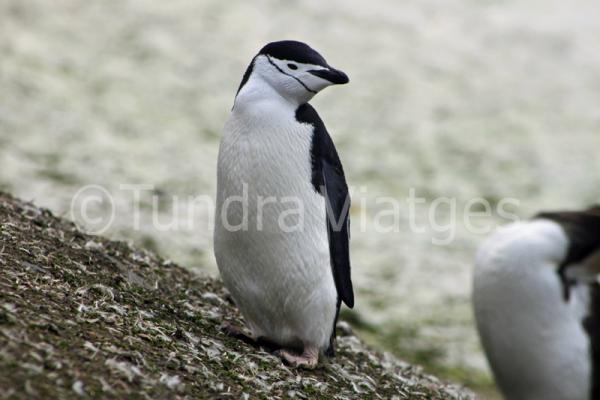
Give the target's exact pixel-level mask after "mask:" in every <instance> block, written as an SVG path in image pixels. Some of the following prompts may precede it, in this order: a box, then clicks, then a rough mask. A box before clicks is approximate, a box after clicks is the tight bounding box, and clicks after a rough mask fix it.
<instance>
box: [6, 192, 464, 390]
mask: <svg viewBox="0 0 600 400" xmlns="http://www.w3.org/2000/svg"><path fill="white" fill-rule="evenodd" d="M224 321H228V322H231V323H234V324H238V325H239V324H241V323H242V321H241V320H240V316H239V314H238V312H237V310H236V308H235V307H234V305H233V304H232V302H231V300H230V298H229V296H228V294H227V292H226V290H225V289H224V288H223V286H222V284H221V283H220V282H219V281H217V280H215V279H213V278H209V277H203V276H199V275H195V274H193V273H191V272H189V270H187V269H185V268H183V267H180V266H178V265H175V264H174V263H172V262H170V261H167V260H164V259H161V258H160V257H158V256H156V255H155V254H152V253H150V252H148V251H145V250H141V249H134V248H132V247H131V246H130V245H129V244H127V243H124V242H115V241H109V240H107V239H105V238H102V237H99V236H89V235H86V234H83V233H81V232H80V231H78V230H77V229H76V227H75V226H74V224H72V223H71V222H68V221H65V220H63V219H60V218H57V217H55V216H53V215H52V214H51V213H50V212H49V211H48V210H46V209H40V208H37V207H36V206H34V205H32V204H30V203H25V202H22V201H20V200H18V199H15V198H13V197H12V196H10V195H8V194H5V193H1V192H0V370H1V371H2V374H0V393H1V396H2V397H4V398H29V399H30V398H75V397H83V398H85V397H88V398H89V397H92V398H109V397H110V398H112V397H116V398H126V396H127V398H153V399H155V398H235V399H238V398H294V397H295V398H311V399H312V398H327V399H331V398H339V399H341V398H386V399H388V398H399V399H459V398H472V395H471V394H470V393H469V392H467V391H465V390H462V389H460V388H458V387H456V386H453V385H449V384H445V383H442V382H440V381H439V380H437V379H436V378H434V377H431V376H428V375H425V374H423V373H422V372H421V371H420V370H419V369H418V368H416V367H413V366H411V365H409V364H407V363H404V362H402V361H399V360H397V359H395V358H393V357H392V356H390V355H389V354H380V353H378V352H376V351H373V350H372V349H370V348H368V347H367V346H365V345H364V344H363V343H362V342H361V340H360V339H358V338H357V337H356V336H354V335H353V334H352V332H351V329H350V328H349V326H348V324H345V323H343V322H342V323H341V326H340V327H338V331H341V332H340V334H341V335H340V337H339V339H338V349H337V350H338V354H337V356H336V357H335V358H333V359H330V360H328V361H325V362H323V363H322V364H321V365H320V366H319V367H318V368H317V369H316V370H313V371H305V370H296V369H292V368H289V367H287V366H285V365H283V364H282V363H281V362H280V360H279V359H278V358H277V357H275V356H273V355H271V354H270V353H268V352H267V351H265V350H263V349H258V348H255V347H253V346H251V345H248V344H246V343H244V342H241V341H238V340H236V339H233V338H230V337H228V336H226V335H225V334H224V333H223V332H222V331H221V329H220V327H221V325H222V323H223V322H224Z"/></svg>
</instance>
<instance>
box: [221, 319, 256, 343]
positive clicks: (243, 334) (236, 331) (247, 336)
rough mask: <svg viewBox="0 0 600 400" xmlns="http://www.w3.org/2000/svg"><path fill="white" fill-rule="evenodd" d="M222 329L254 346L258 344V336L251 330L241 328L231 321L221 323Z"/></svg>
mask: <svg viewBox="0 0 600 400" xmlns="http://www.w3.org/2000/svg"><path fill="white" fill-rule="evenodd" d="M221 331H223V332H224V333H225V334H227V335H228V336H231V337H233V338H236V339H239V340H241V341H242V342H244V343H247V344H250V345H253V346H256V345H257V344H258V343H257V340H256V337H254V335H253V334H252V333H250V331H248V330H247V329H244V328H240V327H239V326H237V325H234V324H232V323H230V322H224V323H223V324H222V325H221Z"/></svg>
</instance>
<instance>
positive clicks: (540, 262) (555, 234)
mask: <svg viewBox="0 0 600 400" xmlns="http://www.w3.org/2000/svg"><path fill="white" fill-rule="evenodd" d="M475 264H476V265H475V272H474V281H473V306H474V312H475V318H476V322H477V329H478V331H479V336H480V339H481V343H482V345H483V348H484V350H485V353H486V356H487V358H488V361H489V363H490V366H491V368H492V371H493V373H494V377H495V379H496V382H497V384H498V387H499V388H500V390H501V391H502V393H503V394H504V396H505V397H506V398H507V399H509V400H513V399H514V400H517V399H518V400H523V399H525V400H552V399H556V400H582V399H600V286H599V285H598V274H599V273H600V206H596V207H592V208H590V209H587V210H585V211H578V212H574V211H565V212H545V213H541V214H538V215H537V216H536V217H535V218H533V219H532V220H529V221H526V222H515V223H512V224H510V225H508V226H506V227H504V228H502V229H500V230H499V231H498V232H497V233H495V234H493V235H492V236H491V237H490V238H489V239H487V240H486V241H485V242H484V243H483V245H482V246H481V247H480V249H479V251H478V254H477V257H476V262H475Z"/></svg>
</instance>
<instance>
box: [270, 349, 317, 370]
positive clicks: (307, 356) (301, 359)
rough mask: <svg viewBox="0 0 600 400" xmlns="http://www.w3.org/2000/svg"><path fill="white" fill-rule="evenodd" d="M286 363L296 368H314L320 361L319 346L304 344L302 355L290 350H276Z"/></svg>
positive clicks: (276, 353)
mask: <svg viewBox="0 0 600 400" xmlns="http://www.w3.org/2000/svg"><path fill="white" fill-rule="evenodd" d="M275 355H277V356H278V357H279V358H281V359H282V360H283V362H284V363H286V364H289V365H291V366H292V367H296V368H305V369H314V368H316V366H317V364H318V362H319V348H318V347H317V346H313V345H308V346H304V351H303V352H302V354H301V355H298V354H294V353H293V352H291V351H290V350H286V349H280V350H277V351H276V352H275Z"/></svg>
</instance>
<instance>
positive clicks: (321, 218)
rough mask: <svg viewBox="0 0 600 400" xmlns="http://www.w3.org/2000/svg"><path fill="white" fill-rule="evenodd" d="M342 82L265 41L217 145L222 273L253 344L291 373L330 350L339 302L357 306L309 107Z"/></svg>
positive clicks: (320, 135)
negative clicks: (266, 346)
mask: <svg viewBox="0 0 600 400" xmlns="http://www.w3.org/2000/svg"><path fill="white" fill-rule="evenodd" d="M347 82H348V77H347V76H346V74H345V73H343V72H342V71H340V70H337V69H335V68H333V67H332V66H330V65H329V64H328V63H327V62H326V61H325V59H324V58H323V57H322V56H321V55H320V54H319V53H317V52H316V51H315V50H313V49H312V48H311V47H309V46H308V45H306V44H304V43H301V42H297V41H289V40H286V41H279V42H273V43H269V44H267V45H266V46H264V47H263V48H262V49H261V50H260V52H259V53H258V54H257V55H256V56H255V57H254V58H253V60H252V62H251V63H250V65H249V66H248V69H247V70H246V72H245V74H244V76H243V79H242V82H241V84H240V86H239V89H238V92H237V95H236V97H235V101H234V106H233V109H232V111H231V114H230V116H229V118H228V120H227V122H226V124H225V128H224V134H223V137H222V140H221V145H220V149H219V158H218V173H217V175H218V178H217V180H218V182H217V207H216V219H215V236H214V250H215V256H216V260H217V264H218V267H219V271H220V273H221V277H222V279H223V282H224V283H225V286H226V287H227V288H228V290H229V291H230V292H231V295H232V297H233V299H234V300H235V303H236V304H237V306H238V307H239V309H240V311H241V313H242V315H243V316H244V319H245V321H246V323H247V325H248V328H249V329H250V331H251V333H250V336H251V337H252V338H253V339H262V340H266V341H268V342H270V343H274V344H276V345H278V346H280V347H281V349H280V350H279V351H278V354H279V355H280V357H281V358H282V359H283V360H284V361H286V362H288V363H290V364H292V365H295V366H304V367H309V368H311V367H314V366H315V365H316V364H317V362H318V359H319V355H320V354H321V353H326V354H328V355H329V354H331V355H332V354H333V339H334V337H335V323H336V320H337V317H338V313H339V309H340V304H341V302H342V301H343V302H344V303H345V304H346V305H347V306H349V307H353V305H354V294H353V290H352V282H351V279H350V256H349V219H348V210H349V206H350V198H349V194H348V186H347V184H346V179H345V176H344V170H343V168H342V164H341V162H340V159H339V157H338V154H337V151H336V149H335V146H334V144H333V141H332V139H331V137H330V136H329V134H328V133H327V130H326V128H325V125H324V124H323V121H322V120H321V118H319V115H318V114H317V112H316V111H315V109H314V108H313V107H312V106H311V105H310V104H308V101H309V100H310V99H311V98H312V97H313V96H314V95H315V94H317V93H318V92H319V91H321V90H322V89H324V88H326V87H327V86H330V85H334V84H345V83H347ZM236 200H238V201H236ZM326 200H327V202H326Z"/></svg>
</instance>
